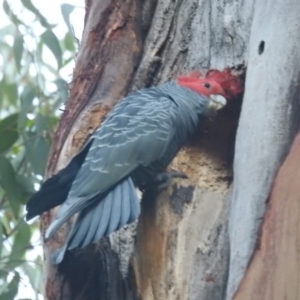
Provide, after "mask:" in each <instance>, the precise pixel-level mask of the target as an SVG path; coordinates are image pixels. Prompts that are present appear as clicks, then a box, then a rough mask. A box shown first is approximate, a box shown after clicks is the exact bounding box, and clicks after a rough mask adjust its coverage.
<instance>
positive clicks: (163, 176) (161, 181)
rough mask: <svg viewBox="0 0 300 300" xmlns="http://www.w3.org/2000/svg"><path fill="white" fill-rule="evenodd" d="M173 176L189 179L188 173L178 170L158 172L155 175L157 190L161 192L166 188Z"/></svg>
mask: <svg viewBox="0 0 300 300" xmlns="http://www.w3.org/2000/svg"><path fill="white" fill-rule="evenodd" d="M173 178H183V179H187V178H188V177H187V175H186V174H184V173H182V172H177V171H170V172H162V173H158V174H156V175H155V176H154V180H153V182H154V183H155V185H156V190H157V191H158V192H161V191H162V190H164V189H166V188H167V187H168V186H169V185H170V183H171V182H172V179H173Z"/></svg>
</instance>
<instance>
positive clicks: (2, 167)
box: [0, 155, 21, 218]
mask: <svg viewBox="0 0 300 300" xmlns="http://www.w3.org/2000/svg"><path fill="white" fill-rule="evenodd" d="M0 184H1V186H2V188H3V189H4V191H5V194H6V196H7V198H8V201H9V204H10V207H11V209H12V211H13V214H14V216H15V218H17V217H18V215H19V208H20V200H21V193H20V190H19V187H18V183H17V180H16V173H15V170H14V169H13V167H12V165H11V163H10V161H9V160H8V159H7V158H6V157H4V156H2V155H0Z"/></svg>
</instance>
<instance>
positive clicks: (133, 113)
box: [26, 72, 230, 264]
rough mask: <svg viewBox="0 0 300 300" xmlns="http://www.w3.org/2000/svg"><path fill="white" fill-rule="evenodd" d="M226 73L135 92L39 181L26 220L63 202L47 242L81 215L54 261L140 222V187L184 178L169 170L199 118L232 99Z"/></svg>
mask: <svg viewBox="0 0 300 300" xmlns="http://www.w3.org/2000/svg"><path fill="white" fill-rule="evenodd" d="M225 73H226V72H225ZM225 73H224V74H225ZM224 76H225V75H224ZM224 76H222V73H221V76H220V72H217V73H216V74H215V75H214V73H210V74H209V75H208V76H202V74H201V73H197V72H191V73H190V74H187V75H181V76H179V77H177V78H175V79H172V80H170V81H168V82H166V83H164V84H161V85H158V86H155V87H150V88H145V89H141V90H138V91H136V92H133V93H131V94H129V95H128V96H126V97H125V98H123V99H122V100H121V101H120V102H119V103H118V104H117V105H116V106H115V107H114V108H113V109H112V111H111V112H110V113H109V114H108V115H107V117H106V119H105V120H104V121H103V122H102V124H101V125H100V126H99V127H98V129H96V130H95V132H94V133H93V134H92V135H91V137H90V138H89V139H88V141H87V142H86V143H85V145H84V146H83V147H82V149H81V150H80V151H79V153H78V154H77V155H75V156H74V157H73V158H72V160H71V161H70V163H69V164H68V165H67V166H66V167H65V168H64V169H62V170H60V171H59V172H58V173H57V174H56V175H54V176H53V177H51V178H49V179H47V180H46V181H45V182H44V183H43V184H42V185H41V188H40V190H39V191H37V192H36V193H35V194H34V195H33V196H32V197H31V198H30V199H29V201H28V203H27V205H26V209H27V216H26V220H30V219H32V218H34V217H36V216H38V215H41V214H42V213H44V212H46V211H48V210H50V209H52V208H54V207H56V206H58V205H60V207H59V208H58V211H57V212H56V214H55V216H54V218H53V220H52V222H51V223H50V225H49V227H48V228H47V230H46V232H45V236H44V240H45V242H46V241H48V240H49V239H51V237H53V235H54V234H55V233H56V231H57V230H58V229H59V228H60V227H61V226H62V225H63V224H64V223H65V222H66V221H68V220H69V219H70V218H71V217H72V216H74V215H76V214H77V219H76V221H75V223H74V224H73V225H72V228H71V230H70V232H69V235H68V236H67V238H66V241H65V243H64V244H63V246H62V247H61V248H59V249H58V250H56V252H55V253H54V255H53V256H52V259H51V262H52V263H53V264H59V263H61V262H62V260H63V258H64V256H65V252H66V251H67V250H71V249H73V248H77V247H79V248H83V247H85V246H87V245H88V244H91V243H95V242H97V241H99V240H100V239H101V238H102V237H105V236H108V235H109V234H111V233H112V232H115V231H117V230H119V229H120V228H122V227H124V226H125V225H126V224H130V223H132V222H134V221H136V220H137V219H138V216H139V214H140V200H139V197H138V195H137V191H136V188H139V189H140V190H141V191H145V190H147V189H148V188H153V187H154V186H156V187H157V189H158V190H161V189H163V188H165V187H166V186H168V184H169V183H170V181H171V180H172V178H173V177H181V175H182V174H181V173H178V172H166V168H167V166H168V165H169V163H170V162H171V161H172V159H173V158H174V157H175V156H176V154H177V153H178V151H179V150H180V149H181V148H182V147H183V146H184V144H185V142H186V141H187V139H188V138H189V137H190V136H191V135H192V134H193V133H194V132H195V131H196V129H197V126H198V124H199V122H200V121H201V120H202V119H203V118H205V117H207V116H210V115H211V114H213V113H215V111H217V110H219V109H220V108H222V107H223V106H224V105H225V104H226V98H230V95H229V94H230V93H229V92H228V89H227V88H226V84H223V82H222V78H224ZM226 76H227V75H226ZM222 86H223V87H225V88H223V87H222ZM182 177H184V176H182Z"/></svg>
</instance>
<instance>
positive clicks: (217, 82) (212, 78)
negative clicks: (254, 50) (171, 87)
mask: <svg viewBox="0 0 300 300" xmlns="http://www.w3.org/2000/svg"><path fill="white" fill-rule="evenodd" d="M176 82H177V83H178V84H179V85H181V86H183V87H185V88H188V89H191V90H193V91H194V92H196V93H199V94H201V95H204V96H206V97H209V96H211V95H222V96H223V97H225V98H226V99H232V98H236V97H237V96H238V95H239V94H240V93H242V91H243V87H242V84H241V82H240V81H239V79H238V78H237V77H236V76H234V75H233V74H232V73H231V71H230V70H229V69H225V70H224V71H217V70H210V71H209V72H208V73H207V75H206V76H202V74H201V73H200V72H197V71H193V72H191V73H190V74H189V75H186V76H180V77H178V78H177V79H176Z"/></svg>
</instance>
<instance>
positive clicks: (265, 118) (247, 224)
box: [227, 0, 300, 300]
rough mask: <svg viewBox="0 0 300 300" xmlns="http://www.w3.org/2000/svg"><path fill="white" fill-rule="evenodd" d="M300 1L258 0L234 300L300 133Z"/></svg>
mask: <svg viewBox="0 0 300 300" xmlns="http://www.w3.org/2000/svg"><path fill="white" fill-rule="evenodd" d="M299 15H300V2H299V1H298V0H287V1H281V0H276V1H274V0H264V1H256V4H255V13H254V19H253V23H252V29H251V37H250V42H249V50H250V54H249V59H248V68H247V77H246V78H247V79H246V86H245V94H244V100H243V107H242V112H241V116H240V122H239V127H238V132H237V139H236V149H235V158H234V187H233V198H232V206H231V213H230V216H229V222H230V229H229V233H230V271H229V282H228V287H227V299H228V300H229V299H232V296H233V295H234V293H235V291H236V289H237V287H238V284H239V282H240V280H241V278H242V277H243V275H244V273H245V270H246V268H247V265H248V263H249V261H250V259H251V256H252V254H253V251H254V247H255V246H256V243H257V238H258V230H259V226H260V223H261V219H262V217H263V215H264V212H265V207H266V201H267V199H268V196H269V192H270V189H271V186H272V183H273V179H274V177H275V175H276V173H277V170H278V168H279V166H280V165H281V163H282V161H283V159H284V157H285V156H286V154H287V151H288V150H289V147H290V144H291V142H292V140H293V138H294V136H295V133H296V132H297V130H298V129H299V112H300V106H299V105H300V101H299V100H300V96H299V82H300V42H299V41H300V18H299Z"/></svg>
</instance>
